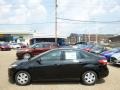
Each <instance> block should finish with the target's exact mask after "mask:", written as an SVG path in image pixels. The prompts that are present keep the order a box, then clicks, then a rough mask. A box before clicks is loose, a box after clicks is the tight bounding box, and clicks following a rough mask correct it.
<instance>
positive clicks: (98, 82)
mask: <svg viewBox="0 0 120 90" xmlns="http://www.w3.org/2000/svg"><path fill="white" fill-rule="evenodd" d="M102 83H105V79H103V78H102V79H99V80H98V81H97V82H96V84H102Z"/></svg>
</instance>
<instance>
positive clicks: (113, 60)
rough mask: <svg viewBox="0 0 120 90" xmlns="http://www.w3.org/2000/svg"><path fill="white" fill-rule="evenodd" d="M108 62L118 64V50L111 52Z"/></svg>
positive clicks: (119, 57) (119, 55)
mask: <svg viewBox="0 0 120 90" xmlns="http://www.w3.org/2000/svg"><path fill="white" fill-rule="evenodd" d="M110 62H111V63H112V64H118V65H120V52H119V53H115V54H113V55H112V56H111V58H110Z"/></svg>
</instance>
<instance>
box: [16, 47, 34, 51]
mask: <svg viewBox="0 0 120 90" xmlns="http://www.w3.org/2000/svg"><path fill="white" fill-rule="evenodd" d="M29 50H32V49H31V48H21V49H18V51H29Z"/></svg>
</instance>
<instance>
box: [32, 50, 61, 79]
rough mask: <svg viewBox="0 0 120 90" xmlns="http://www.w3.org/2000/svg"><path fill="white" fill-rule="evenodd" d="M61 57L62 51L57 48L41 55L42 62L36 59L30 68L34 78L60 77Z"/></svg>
mask: <svg viewBox="0 0 120 90" xmlns="http://www.w3.org/2000/svg"><path fill="white" fill-rule="evenodd" d="M60 59H61V51H56V50H55V51H51V52H48V53H46V54H44V55H42V56H40V60H41V61H40V63H38V61H37V60H36V62H35V63H36V65H33V67H32V68H31V69H30V70H31V73H32V76H34V77H33V78H34V80H45V79H47V80H50V79H58V78H59V65H60Z"/></svg>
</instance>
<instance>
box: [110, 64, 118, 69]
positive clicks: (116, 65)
mask: <svg viewBox="0 0 120 90" xmlns="http://www.w3.org/2000/svg"><path fill="white" fill-rule="evenodd" d="M109 65H110V66H113V67H115V68H120V65H118V64H109Z"/></svg>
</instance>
